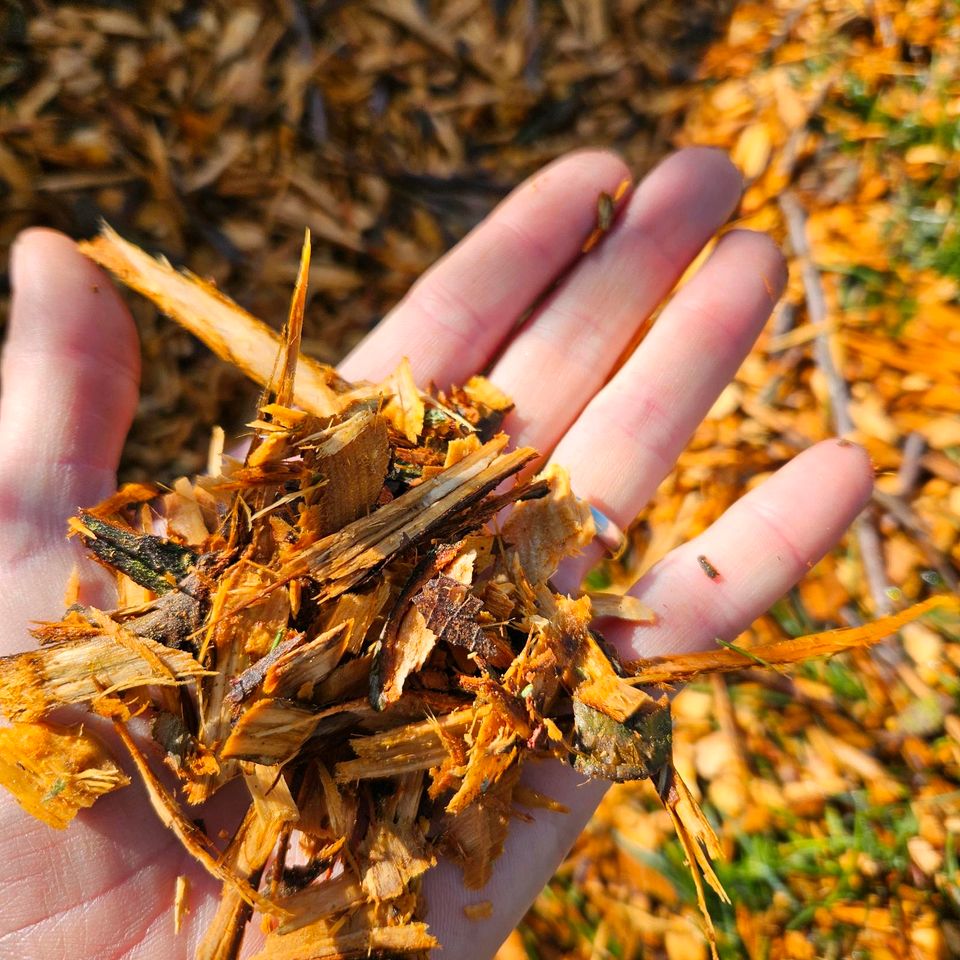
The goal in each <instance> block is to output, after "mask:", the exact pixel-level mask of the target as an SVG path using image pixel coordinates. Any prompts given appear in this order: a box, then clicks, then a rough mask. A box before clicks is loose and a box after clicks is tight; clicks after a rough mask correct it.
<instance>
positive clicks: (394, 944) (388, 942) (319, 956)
mask: <svg viewBox="0 0 960 960" xmlns="http://www.w3.org/2000/svg"><path fill="white" fill-rule="evenodd" d="M436 946H439V944H438V942H437V940H436V938H435V937H433V936H431V935H430V933H429V932H428V930H427V925H426V924H425V923H406V924H403V925H398V926H391V927H369V928H367V929H365V930H356V931H345V932H339V931H338V932H337V933H334V934H332V935H331V933H330V930H329V927H328V926H327V923H326V921H324V920H321V921H319V923H316V924H311V925H310V926H307V927H302V928H301V929H300V930H297V931H295V932H293V933H290V934H286V935H283V934H280V933H279V932H277V933H271V934H270V935H269V936H268V937H267V939H266V940H265V941H264V945H263V950H261V951H260V952H259V953H256V954H254V955H253V956H252V957H251V958H250V960H361V958H366V957H369V956H370V955H371V954H373V955H377V954H379V953H381V952H383V953H385V954H387V955H394V954H403V953H417V952H418V951H421V950H431V949H433V948H434V947H436Z"/></svg>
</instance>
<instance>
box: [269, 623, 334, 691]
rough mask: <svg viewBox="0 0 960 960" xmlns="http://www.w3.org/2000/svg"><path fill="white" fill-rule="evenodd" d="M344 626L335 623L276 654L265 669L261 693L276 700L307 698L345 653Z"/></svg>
mask: <svg viewBox="0 0 960 960" xmlns="http://www.w3.org/2000/svg"><path fill="white" fill-rule="evenodd" d="M347 626H348V625H347V624H344V623H341V624H338V625H337V626H335V627H333V628H331V629H330V630H326V631H324V632H323V633H321V634H320V636H318V637H316V638H315V639H314V640H311V641H310V642H309V643H304V644H300V645H299V646H297V647H295V648H294V649H292V650H288V651H286V652H285V653H284V654H283V655H282V656H280V657H278V658H277V659H276V660H275V661H274V662H273V663H271V664H270V665H269V667H268V669H267V672H266V676H265V677H264V680H263V692H264V693H265V694H267V695H268V696H270V697H277V698H280V699H284V698H285V699H289V700H311V699H312V698H313V693H314V688H315V687H316V685H317V684H318V683H320V681H321V680H324V679H325V678H326V677H327V676H328V675H329V673H330V672H331V671H332V670H333V668H334V667H335V666H336V665H337V664H338V663H339V662H340V660H341V658H342V657H343V655H344V653H345V652H346V649H347V641H348V639H349V632H348V629H347Z"/></svg>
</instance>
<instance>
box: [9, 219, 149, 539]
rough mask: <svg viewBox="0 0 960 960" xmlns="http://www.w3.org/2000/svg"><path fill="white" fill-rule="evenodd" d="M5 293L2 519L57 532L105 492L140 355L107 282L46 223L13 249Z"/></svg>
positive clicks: (128, 415) (132, 400)
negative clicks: (9, 295)
mask: <svg viewBox="0 0 960 960" xmlns="http://www.w3.org/2000/svg"><path fill="white" fill-rule="evenodd" d="M11 281H12V287H13V300H12V305H11V310H10V326H9V331H8V333H7V340H6V344H5V346H4V350H3V360H2V380H3V394H2V400H0V454H2V457H0V522H4V524H5V525H6V524H7V523H8V521H11V520H16V521H18V522H21V523H23V522H26V523H28V524H30V525H33V526H34V527H37V526H42V527H43V529H44V530H49V529H55V530H56V535H57V537H58V538H59V537H62V535H63V519H64V517H66V516H67V515H68V514H69V513H70V512H71V511H72V510H74V509H75V508H76V507H77V506H78V505H79V504H82V503H91V502H95V501H96V500H97V499H99V498H101V497H102V496H104V495H105V494H106V493H108V492H109V491H110V489H111V488H112V486H113V484H114V474H115V471H116V467H117V462H118V460H119V457H120V451H121V448H122V446H123V441H124V438H125V436H126V433H127V430H128V429H129V426H130V421H131V419H132V417H133V413H134V410H135V408H136V402H137V387H138V381H139V371H140V355H139V349H138V345H137V337H136V332H135V329H134V326H133V322H132V320H131V319H130V315H129V313H128V312H127V309H126V307H125V306H124V305H123V303H122V301H121V300H120V298H119V296H118V295H117V293H116V291H115V290H114V288H113V286H112V284H111V283H110V281H109V280H107V278H106V277H105V276H104V275H103V273H101V272H100V270H99V269H98V268H97V267H95V266H94V265H93V264H92V263H90V262H89V261H88V260H87V259H86V258H85V257H83V256H81V255H80V254H79V253H78V252H77V250H76V247H75V246H74V244H73V242H72V241H71V240H70V239H69V238H67V237H65V236H63V235H62V234H59V233H56V232H54V231H52V230H29V231H27V232H25V233H23V234H22V235H21V236H20V237H19V238H18V239H17V241H16V242H15V244H14V246H13V250H12V252H11Z"/></svg>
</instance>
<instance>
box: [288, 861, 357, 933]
mask: <svg viewBox="0 0 960 960" xmlns="http://www.w3.org/2000/svg"><path fill="white" fill-rule="evenodd" d="M366 899H367V895H366V893H365V892H364V890H363V888H362V887H361V886H360V884H359V883H357V881H356V879H355V878H354V877H353V876H352V875H351V874H350V873H347V872H344V873H341V874H340V876H339V877H334V878H333V879H331V880H321V881H320V882H318V883H311V884H310V885H309V886H307V887H304V888H303V889H302V890H297V892H296V893H292V894H290V895H289V896H287V897H278V898H277V906H278V907H281V908H283V909H284V910H286V911H287V912H288V913H289V914H290V919H288V920H285V921H284V922H283V923H282V924H280V926H279V927H278V929H277V933H278V934H279V935H281V936H283V935H286V934H289V933H293V931H294V930H299V929H301V928H302V927H307V926H310V925H311V924H316V923H317V922H319V921H323V920H329V919H330V918H331V917H334V916H336V915H337V914H339V913H343V912H344V911H346V910H349V909H350V908H351V907H355V906H358V905H359V904H361V903H364V902H365V901H366Z"/></svg>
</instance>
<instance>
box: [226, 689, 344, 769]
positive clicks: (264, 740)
mask: <svg viewBox="0 0 960 960" xmlns="http://www.w3.org/2000/svg"><path fill="white" fill-rule="evenodd" d="M337 709H339V708H337ZM323 717H324V714H323V713H322V712H321V711H319V710H317V709H315V708H310V707H304V706H301V705H299V704H296V703H293V702H291V701H289V700H278V699H275V698H273V697H266V698H264V699H263V700H257V701H256V703H254V704H253V705H252V706H251V707H250V708H249V709H247V710H246V711H244V713H243V714H242V715H241V717H240V719H239V720H238V721H237V723H236V726H234V728H233V731H232V732H231V734H230V736H229V737H228V738H227V741H226V743H224V745H223V747H222V749H221V750H220V756H222V757H224V758H225V759H233V760H249V761H251V762H252V763H262V764H264V765H266V766H270V765H272V764H278V763H284V762H285V761H287V760H289V759H290V757H292V756H293V755H294V754H295V753H296V752H297V751H298V750H299V749H300V747H301V746H303V744H304V743H305V742H306V741H307V739H308V738H309V737H310V736H311V735H312V734H313V731H314V730H316V728H317V724H319V723H320V721H321V720H322V719H323Z"/></svg>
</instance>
